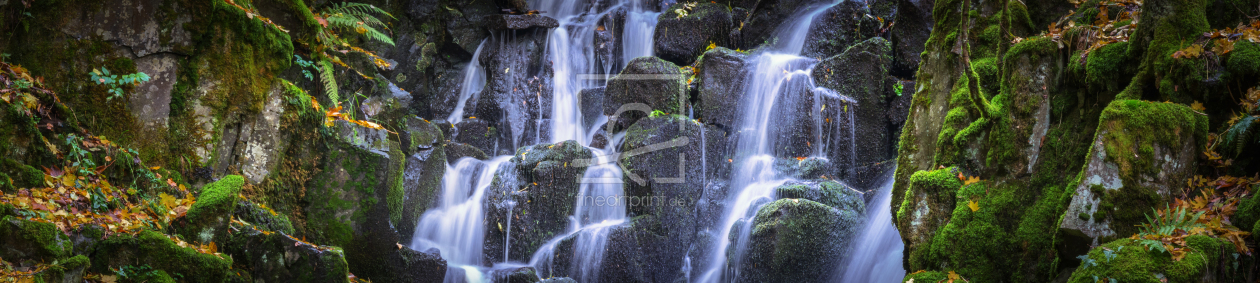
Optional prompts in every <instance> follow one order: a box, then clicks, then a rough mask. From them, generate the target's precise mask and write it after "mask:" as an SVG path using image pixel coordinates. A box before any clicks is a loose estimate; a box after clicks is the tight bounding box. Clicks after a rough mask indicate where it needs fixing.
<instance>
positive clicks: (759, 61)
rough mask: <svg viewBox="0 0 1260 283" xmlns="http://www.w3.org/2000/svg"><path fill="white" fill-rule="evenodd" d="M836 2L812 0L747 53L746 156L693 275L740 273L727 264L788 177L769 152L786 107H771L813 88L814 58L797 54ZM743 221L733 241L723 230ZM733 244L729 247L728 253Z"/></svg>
mask: <svg viewBox="0 0 1260 283" xmlns="http://www.w3.org/2000/svg"><path fill="white" fill-rule="evenodd" d="M838 3H839V2H832V3H826V4H822V5H813V6H811V7H809V8H807V9H805V10H804V11H802V12H801V13H802V14H801V16H800V17H795V18H796V19H798V21H797V22H795V23H792V24H790V25H788V26H786V27H784V28H781V29H780V30H779V32H778V34H785V35H786V36H783V37H780V41H778V42H777V43H776V44H775V45H774V46H772V47H771V48H769V49H768V50H767V51H763V52H761V53H759V54H757V55H755V57H753V58H751V59H750V61H749V63H750V65H751V66H752V67H751V72H749V78H748V79H747V80H746V82H747V85H746V87H745V91H744V94H743V99H742V100H741V103H742V105H741V107H743V108H742V109H743V112H742V113H744V116H743V119H742V121H741V124H740V128H741V131H740V134H739V137H738V145H737V147H736V156H741V155H742V156H747V157H746V158H745V159H744V160H742V161H740V163H739V164H737V167H736V171H735V172H734V174H733V175H732V176H731V189H732V190H733V191H731V192H730V193H728V195H729V196H730V197H728V199H727V201H726V203H727V207H726V211H725V213H724V215H723V216H722V220H721V221H718V222H717V224H718V225H719V226H717V227H712V228H714V229H716V230H718V231H721V232H719V233H717V234H716V235H717V237H715V238H716V239H717V243H716V245H713V250H711V251H710V252H709V257H710V258H709V259H708V261H707V265H705V271H704V272H703V273H701V274H699V277H698V278H696V279H697V280H696V281H699V282H730V281H736V279H737V278H738V277H739V274H738V268H731V267H737V266H739V264H740V261H741V260H742V256H743V254H744V253H745V251H746V250H747V244H748V236H749V231H751V225H752V215H754V214H756V211H757V209H758V208H760V206H761V205H763V204H765V203H767V202H769V201H770V200H772V199H773V198H774V188H775V187H778V186H779V185H781V184H783V183H784V182H786V181H788V179H786V178H783V177H780V176H778V175H779V174H778V173H777V172H775V170H774V166H773V164H774V159H775V157H774V156H773V155H772V149H773V148H775V144H774V143H775V142H776V140H775V139H774V138H773V136H774V135H775V133H774V132H773V128H772V120H773V119H772V118H773V117H774V116H777V115H783V114H784V113H771V112H772V111H771V109H773V108H774V107H773V106H774V105H775V104H776V102H777V100H778V99H779V98H780V97H782V96H783V95H784V93H785V92H789V91H799V90H800V89H805V90H810V91H813V90H814V89H815V87H814V86H813V81H812V78H811V77H810V71H811V68H812V67H813V65H814V64H815V63H817V62H816V61H815V60H814V59H810V58H805V57H801V56H799V55H800V53H801V49H802V48H803V47H804V44H805V38H806V34H808V32H809V27H810V25H811V24H812V23H813V18H814V16H816V15H818V14H819V13H821V12H823V11H825V10H826V9H827V8H829V7H831V6H834V5H835V4H838ZM792 114H795V115H800V114H799V113H792ZM815 117H817V116H815ZM801 118H804V117H801ZM741 222H742V225H741V226H740V229H739V230H738V231H737V232H738V235H737V236H736V237H735V238H736V241H735V242H731V241H730V238H729V237H727V235H730V234H731V230H732V228H734V227H735V226H736V224H737V223H741ZM732 245H733V250H730V251H731V252H730V253H728V249H731V248H732ZM728 254H729V255H730V256H728Z"/></svg>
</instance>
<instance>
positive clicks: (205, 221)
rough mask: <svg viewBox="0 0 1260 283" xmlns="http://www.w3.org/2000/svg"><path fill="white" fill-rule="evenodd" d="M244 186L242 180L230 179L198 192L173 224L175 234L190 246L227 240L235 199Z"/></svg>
mask: <svg viewBox="0 0 1260 283" xmlns="http://www.w3.org/2000/svg"><path fill="white" fill-rule="evenodd" d="M245 184H246V183H245V178H243V177H241V176H238V175H229V176H227V177H223V179H220V180H219V181H216V182H214V183H210V184H208V185H206V186H205V187H203V188H201V194H200V195H198V196H197V202H195V203H193V205H192V207H191V208H189V209H188V213H187V214H185V215H184V217H183V218H181V219H179V220H176V222H175V223H174V226H175V227H176V230H178V231H179V234H180V235H181V236H183V237H184V239H188V240H189V241H190V242H196V243H202V244H205V243H210V242H213V241H215V240H216V239H226V238H227V236H228V224H229V222H231V217H232V213H233V212H234V211H236V202H237V198H238V197H237V195H238V194H240V192H241V186H244V185H245Z"/></svg>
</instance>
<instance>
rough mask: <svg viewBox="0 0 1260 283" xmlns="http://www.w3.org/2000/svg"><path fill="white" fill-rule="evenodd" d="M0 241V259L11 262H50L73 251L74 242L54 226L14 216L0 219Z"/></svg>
mask: <svg viewBox="0 0 1260 283" xmlns="http://www.w3.org/2000/svg"><path fill="white" fill-rule="evenodd" d="M0 240H2V241H3V243H4V245H0V258H4V259H5V260H6V261H8V262H11V263H21V262H25V261H32V262H52V261H54V260H56V259H58V258H63V257H67V256H70V255H71V254H72V253H73V252H74V243H73V242H71V241H70V237H68V236H66V234H65V233H62V232H61V230H58V229H57V226H56V225H53V224H52V223H45V222H36V221H28V220H24V219H21V218H18V217H14V216H4V218H2V219H0Z"/></svg>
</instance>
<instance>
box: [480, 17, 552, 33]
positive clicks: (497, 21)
mask: <svg viewBox="0 0 1260 283" xmlns="http://www.w3.org/2000/svg"><path fill="white" fill-rule="evenodd" d="M485 21H486V22H485V23H486V27H487V28H489V29H490V30H493V31H501V30H516V29H530V28H544V29H547V28H554V27H558V26H560V22H559V21H556V19H553V18H551V17H548V16H543V15H489V16H486V17H485Z"/></svg>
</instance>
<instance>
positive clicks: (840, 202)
mask: <svg viewBox="0 0 1260 283" xmlns="http://www.w3.org/2000/svg"><path fill="white" fill-rule="evenodd" d="M774 194H775V196H776V197H777V198H779V199H807V200H811V201H814V202H818V203H821V204H824V205H827V206H830V207H832V208H835V209H840V210H852V211H865V210H866V205H865V203H863V201H862V193H860V192H858V191H856V190H854V189H852V188H849V187H848V186H845V185H844V184H841V183H840V182H836V181H832V180H808V181H789V182H787V183H785V184H783V185H780V186H779V187H777V188H774Z"/></svg>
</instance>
